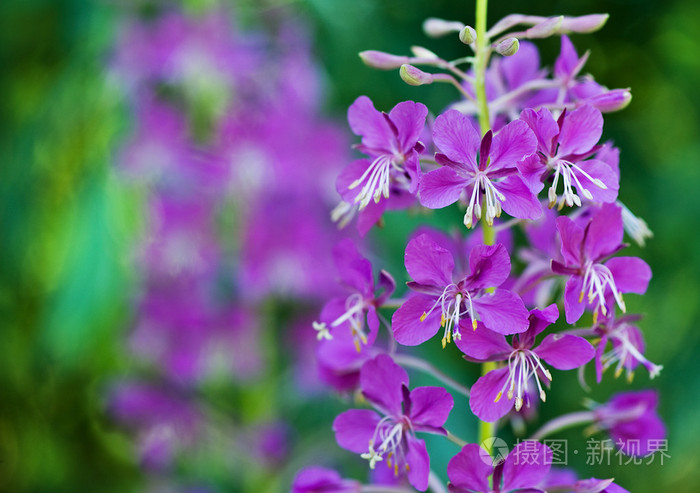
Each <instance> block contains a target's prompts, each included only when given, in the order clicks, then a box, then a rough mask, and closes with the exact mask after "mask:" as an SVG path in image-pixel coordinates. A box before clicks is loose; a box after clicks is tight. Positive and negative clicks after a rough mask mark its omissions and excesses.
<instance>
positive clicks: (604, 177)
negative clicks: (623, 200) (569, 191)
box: [574, 159, 620, 202]
mask: <svg viewBox="0 0 700 493" xmlns="http://www.w3.org/2000/svg"><path fill="white" fill-rule="evenodd" d="M578 166H580V167H581V169H583V170H584V171H585V172H586V173H588V174H589V175H590V176H591V177H593V178H597V179H599V180H600V181H602V182H603V184H604V185H605V186H606V187H607V188H600V187H599V186H598V185H596V184H595V183H593V182H592V181H591V180H589V179H588V178H586V177H585V176H584V175H583V173H579V172H577V173H576V176H577V177H578V179H579V181H580V182H581V185H583V187H584V188H585V189H586V190H588V191H589V192H591V195H592V196H593V198H592V199H591V200H593V201H594V202H615V200H616V199H617V192H618V191H619V189H620V177H619V175H618V174H617V173H615V171H614V170H613V169H612V168H611V167H610V166H609V165H608V164H607V163H604V162H603V161H600V160H598V159H589V160H588V161H580V162H579V163H578ZM574 186H575V187H576V188H577V189H578V186H577V185H574ZM579 194H581V195H583V193H582V192H581V190H579Z"/></svg>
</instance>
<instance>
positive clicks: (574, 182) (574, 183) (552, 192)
mask: <svg viewBox="0 0 700 493" xmlns="http://www.w3.org/2000/svg"><path fill="white" fill-rule="evenodd" d="M553 161H554V165H553V166H552V165H551V164H550V166H551V167H552V168H553V169H554V180H553V181H552V186H551V187H550V188H549V190H548V192H547V196H548V198H549V207H550V209H551V208H552V207H554V205H555V204H556V203H557V186H558V184H559V176H561V179H562V186H563V190H562V195H561V199H560V201H559V206H558V207H557V209H558V210H561V209H562V208H563V207H564V204H566V205H567V206H569V207H572V206H573V205H574V204H576V205H577V206H578V207H581V198H580V197H579V196H578V195H576V192H574V189H573V187H576V189H577V190H578V191H579V193H580V194H581V195H583V196H584V197H585V198H586V199H588V200H592V199H593V194H591V192H590V190H588V189H587V188H586V187H584V186H583V184H582V183H581V180H580V179H579V177H578V176H577V174H580V175H583V176H584V177H586V178H587V179H588V180H590V182H591V183H593V184H594V185H595V186H597V187H598V188H601V189H603V190H606V189H607V188H608V187H607V185H606V184H605V183H603V182H602V181H601V180H600V179H598V178H593V177H592V176H591V175H589V174H588V173H587V172H586V171H584V170H583V169H582V168H581V167H580V166H579V165H577V164H575V163H572V162H570V161H566V160H564V159H555V160H553Z"/></svg>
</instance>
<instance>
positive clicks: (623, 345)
mask: <svg viewBox="0 0 700 493" xmlns="http://www.w3.org/2000/svg"><path fill="white" fill-rule="evenodd" d="M610 339H611V340H613V341H616V342H617V343H618V344H615V343H613V347H612V349H611V350H610V351H608V352H607V353H605V354H603V356H602V358H601V362H602V364H603V371H605V370H607V369H608V368H610V367H611V366H612V365H614V364H615V363H617V366H616V368H615V378H617V377H619V376H620V375H621V374H622V372H623V371H624V370H625V368H626V369H627V380H628V381H630V382H631V381H632V380H633V379H634V370H632V369H630V367H629V366H627V363H628V362H629V360H630V358H631V359H633V360H636V361H637V362H638V363H640V364H641V365H643V366H644V367H645V368H646V369H647V370H648V371H649V378H655V377H657V376H659V374H660V373H661V370H662V369H663V365H657V364H655V363H652V362H651V361H649V360H648V359H647V358H646V357H645V356H644V355H643V354H642V353H641V351H640V350H639V348H637V345H636V344H635V343H634V342H633V341H632V340H631V339H630V334H629V332H628V331H627V327H626V326H624V325H622V326H620V327H619V328H617V329H616V330H615V331H614V332H613V333H611V334H610Z"/></svg>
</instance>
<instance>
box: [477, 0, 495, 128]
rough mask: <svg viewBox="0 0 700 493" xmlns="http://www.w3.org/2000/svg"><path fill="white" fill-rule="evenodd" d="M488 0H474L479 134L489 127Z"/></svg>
mask: <svg viewBox="0 0 700 493" xmlns="http://www.w3.org/2000/svg"><path fill="white" fill-rule="evenodd" d="M487 4H488V0H476V45H475V48H476V53H475V56H474V92H475V93H476V102H477V108H478V110H479V127H481V135H484V134H486V132H488V131H489V130H490V129H491V124H490V120H489V105H488V102H487V100H486V66H487V65H488V63H489V54H490V47H489V37H488V35H487V34H486V6H487Z"/></svg>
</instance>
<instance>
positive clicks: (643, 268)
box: [605, 257, 651, 294]
mask: <svg viewBox="0 0 700 493" xmlns="http://www.w3.org/2000/svg"><path fill="white" fill-rule="evenodd" d="M605 266H606V267H607V268H608V269H610V272H611V273H612V275H613V279H615V285H616V286H617V289H618V290H619V291H622V292H623V293H637V294H644V293H645V292H646V290H647V286H649V280H651V267H649V264H647V263H646V262H645V261H644V260H642V259H640V258H638V257H613V258H611V259H610V260H608V261H607V262H605Z"/></svg>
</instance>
